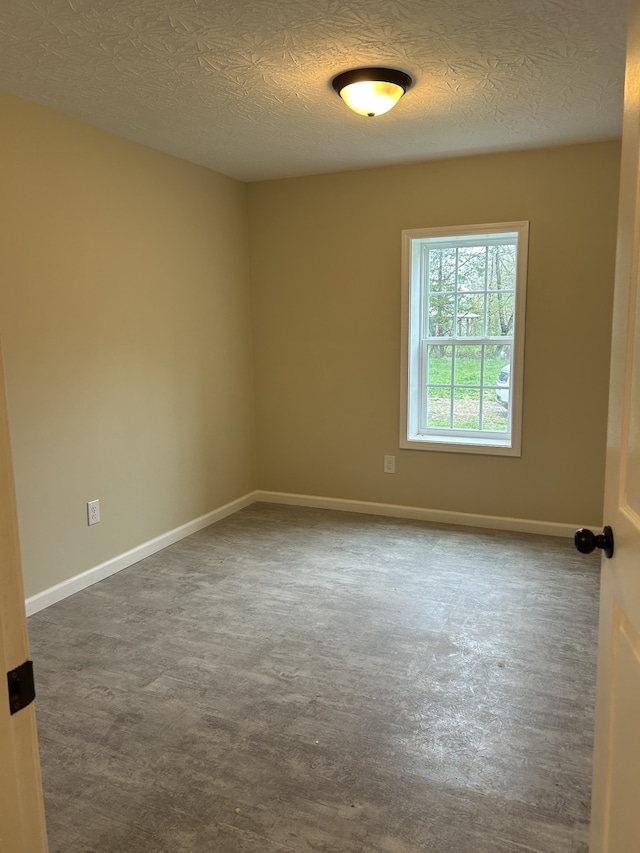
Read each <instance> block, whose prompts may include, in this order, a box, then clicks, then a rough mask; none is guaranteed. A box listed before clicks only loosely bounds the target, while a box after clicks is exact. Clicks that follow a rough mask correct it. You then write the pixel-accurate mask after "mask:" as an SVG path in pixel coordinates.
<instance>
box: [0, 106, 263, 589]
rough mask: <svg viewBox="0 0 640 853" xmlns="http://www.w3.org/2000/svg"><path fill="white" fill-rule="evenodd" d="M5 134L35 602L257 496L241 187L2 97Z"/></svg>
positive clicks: (18, 426)
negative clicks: (89, 512)
mask: <svg viewBox="0 0 640 853" xmlns="http://www.w3.org/2000/svg"><path fill="white" fill-rule="evenodd" d="M0 125H1V126H2V134H0V163H1V170H0V198H1V199H2V204H1V205H0V248H1V252H0V257H1V258H2V278H1V280H0V336H1V338H2V342H3V350H4V358H5V370H6V378H7V393H8V402H9V416H10V427H11V435H12V445H13V454H14V467H15V478H16V492H17V499H18V512H19V521H20V531H21V542H22V554H23V568H24V576H25V586H26V593H27V595H32V594H34V593H35V592H38V591H40V590H42V589H45V588H47V587H50V586H52V585H53V584H55V583H57V582H59V581H62V580H64V579H65V578H69V577H72V576H74V575H76V574H78V573H79V572H81V571H84V570H85V569H88V568H90V567H92V566H95V565H98V564H99V563H101V562H103V561H105V560H107V559H110V558H112V557H114V556H116V555H118V554H121V553H123V552H125V551H127V550H128V549H130V548H133V547H135V546H137V545H139V544H141V543H143V542H145V541H148V540H149V539H151V538H153V537H155V536H157V535H159V534H162V533H165V532H167V531H169V530H171V529H172V528H174V527H176V526H178V525H180V524H183V523H185V522H188V521H191V520H193V519H194V518H197V517H198V516H200V515H203V514H204V513H207V512H209V511H210V510H212V509H215V508H217V507H219V506H221V505H223V504H225V503H227V502H228V501H231V500H233V499H235V498H237V497H239V496H241V495H244V494H246V493H247V492H249V491H251V490H252V489H253V488H254V487H255V437H254V414H253V378H252V369H253V368H252V353H251V329H250V306H249V289H248V258H247V253H248V244H247V209H246V194H247V190H246V186H245V185H243V184H240V183H238V182H235V181H233V180H230V179H227V178H224V177H222V176H220V175H217V174H215V173H213V172H210V171H207V170H205V169H203V168H200V167H197V166H193V165H191V164H188V163H186V162H183V161H180V160H177V159H174V158H171V157H168V156H166V155H163V154H160V153H158V152H155V151H153V150H151V149H148V148H144V147H143V146H140V145H135V144H133V143H130V142H127V141H125V140H122V139H119V138H117V137H114V136H111V135H109V134H106V133H103V132H101V131H98V130H95V129H93V128H90V127H88V126H86V125H83V124H80V123H78V122H74V121H72V120H70V119H67V118H65V117H63V116H60V115H57V114H55V113H53V112H51V111H49V110H46V109H43V108H41V107H37V106H35V105H32V104H29V103H26V102H24V101H19V100H16V99H14V98H11V97H9V96H6V95H0ZM94 498H99V499H100V505H101V511H102V521H101V523H100V524H98V525H96V526H94V527H91V528H89V527H88V526H87V523H86V502H87V501H88V500H92V499H94Z"/></svg>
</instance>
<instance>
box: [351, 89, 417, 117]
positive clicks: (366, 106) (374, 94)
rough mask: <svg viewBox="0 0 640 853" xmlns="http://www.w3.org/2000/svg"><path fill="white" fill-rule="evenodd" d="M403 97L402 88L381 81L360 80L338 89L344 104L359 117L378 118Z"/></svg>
mask: <svg viewBox="0 0 640 853" xmlns="http://www.w3.org/2000/svg"><path fill="white" fill-rule="evenodd" d="M403 95H404V89H403V88H402V86H398V85H397V84H396V83H385V82H383V81H382V80H362V81H361V82H360V83H350V84H349V85H348V86H345V87H344V88H343V89H340V97H341V98H342V100H343V101H344V102H345V104H346V105H347V106H348V107H350V108H351V109H352V110H353V111H354V112H355V113H360V115H361V116H380V115H382V114H383V113H386V112H389V110H390V109H391V107H395V105H396V104H397V103H398V101H399V100H400V98H401V97H402V96H403Z"/></svg>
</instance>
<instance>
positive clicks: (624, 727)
mask: <svg viewBox="0 0 640 853" xmlns="http://www.w3.org/2000/svg"><path fill="white" fill-rule="evenodd" d="M639 165H640V0H631V2H630V20H629V35H628V52H627V79H626V83H625V107H624V127H623V141H622V170H621V181H620V204H619V219H618V249H617V256H616V286H615V297H614V317H613V342H612V359H611V388H610V395H609V430H608V437H607V474H606V485H605V510H604V512H605V516H604V521H605V524H607V525H610V526H611V527H612V528H613V533H614V546H615V547H614V553H613V557H612V559H603V564H602V586H601V597H600V635H599V648H598V686H597V700H596V742H595V754H594V776H593V800H592V802H593V805H592V818H591V848H590V849H591V853H640V285H639V281H638V275H639V272H640V269H639V266H638V252H639V251H640V184H639V180H640V169H639ZM593 391H594V404H595V405H597V404H598V401H597V389H593Z"/></svg>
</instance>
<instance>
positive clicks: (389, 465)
mask: <svg viewBox="0 0 640 853" xmlns="http://www.w3.org/2000/svg"><path fill="white" fill-rule="evenodd" d="M384 473H385V474H395V473H396V457H395V456H385V457H384Z"/></svg>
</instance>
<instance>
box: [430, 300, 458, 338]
mask: <svg viewBox="0 0 640 853" xmlns="http://www.w3.org/2000/svg"><path fill="white" fill-rule="evenodd" d="M455 304H456V303H455V296H454V294H453V293H429V307H428V311H427V317H428V321H427V325H428V328H429V336H430V337H434V338H451V337H453V334H454V331H453V320H454V314H455Z"/></svg>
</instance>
